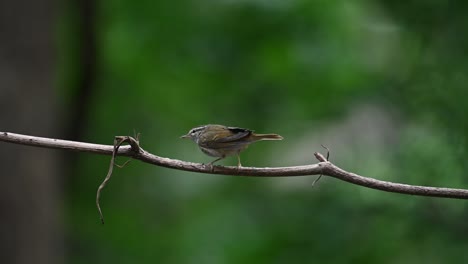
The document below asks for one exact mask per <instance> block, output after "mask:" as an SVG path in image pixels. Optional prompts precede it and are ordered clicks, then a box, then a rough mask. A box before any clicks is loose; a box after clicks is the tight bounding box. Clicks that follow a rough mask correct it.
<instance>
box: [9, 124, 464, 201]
mask: <svg viewBox="0 0 468 264" xmlns="http://www.w3.org/2000/svg"><path fill="white" fill-rule="evenodd" d="M116 138H119V139H121V138H123V137H116ZM124 138H127V139H129V140H128V141H127V142H129V143H130V145H129V146H119V148H117V150H116V153H115V155H116V156H128V157H131V158H133V159H137V160H141V161H143V162H146V163H150V164H154V165H157V166H162V167H166V168H171V169H177V170H185V171H192V172H199V173H208V174H224V175H233V176H253V177H290V176H308V175H320V174H322V175H326V176H330V177H334V178H337V179H340V180H343V181H346V182H349V183H352V184H356V185H360V186H364V187H368V188H371V189H377V190H382V191H387V192H394V193H402V194H410V195H419V196H432V197H445V198H456V199H468V190H465V189H453V188H439V187H428V186H417V185H409V184H401V183H393V182H387V181H381V180H376V179H372V178H367V177H364V176H360V175H357V174H355V173H352V172H347V171H345V170H343V169H341V168H339V167H337V166H336V165H334V164H333V163H331V162H329V161H327V160H326V159H325V158H324V157H323V156H322V155H321V154H320V153H315V154H314V155H315V157H316V158H317V160H318V161H319V163H316V164H311V165H303V166H294V167H275V168H255V167H241V168H237V167H225V166H206V165H203V164H199V163H192V162H186V161H181V160H176V159H169V158H163V157H159V156H156V155H153V154H151V153H149V152H147V151H145V150H144V149H142V148H141V147H140V146H139V144H138V141H136V140H135V139H133V138H131V137H124ZM0 141H5V142H10V143H15V144H22V145H29V146H37V147H43V148H55V149H67V150H73V151H81V152H90V153H96V154H104V155H113V151H114V148H115V146H112V145H100V144H91V143H84V142H76V141H68V140H60V139H52V138H43V137H34V136H27V135H20V134H14V133H8V132H0ZM101 189H102V188H101Z"/></svg>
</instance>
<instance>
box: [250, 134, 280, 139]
mask: <svg viewBox="0 0 468 264" xmlns="http://www.w3.org/2000/svg"><path fill="white" fill-rule="evenodd" d="M252 136H253V137H254V138H255V139H256V140H282V139H283V137H282V136H280V135H277V134H253V135H252Z"/></svg>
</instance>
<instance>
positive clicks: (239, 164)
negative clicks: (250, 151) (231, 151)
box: [237, 152, 242, 168]
mask: <svg viewBox="0 0 468 264" xmlns="http://www.w3.org/2000/svg"><path fill="white" fill-rule="evenodd" d="M240 167H242V164H241V162H240V155H239V152H237V168H240Z"/></svg>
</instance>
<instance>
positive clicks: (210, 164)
mask: <svg viewBox="0 0 468 264" xmlns="http://www.w3.org/2000/svg"><path fill="white" fill-rule="evenodd" d="M225 157H226V156H221V157H219V158H217V159H215V160H213V161H212V162H210V163H208V164H207V165H209V166H213V164H214V163H215V162H217V161H220V160H222V159H224V158H225Z"/></svg>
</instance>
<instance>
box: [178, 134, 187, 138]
mask: <svg viewBox="0 0 468 264" xmlns="http://www.w3.org/2000/svg"><path fill="white" fill-rule="evenodd" d="M180 138H189V135H183V136H181V137H180Z"/></svg>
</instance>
